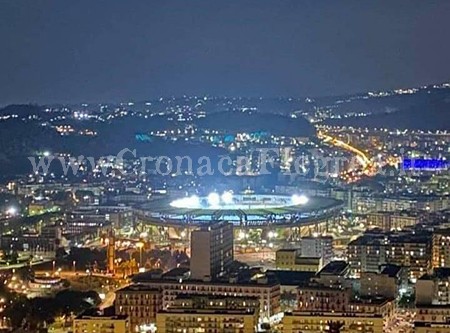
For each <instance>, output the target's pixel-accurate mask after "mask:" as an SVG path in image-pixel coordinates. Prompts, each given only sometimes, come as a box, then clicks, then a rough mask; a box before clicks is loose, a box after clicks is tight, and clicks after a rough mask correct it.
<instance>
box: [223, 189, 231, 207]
mask: <svg viewBox="0 0 450 333" xmlns="http://www.w3.org/2000/svg"><path fill="white" fill-rule="evenodd" d="M222 202H223V203H224V204H225V205H231V204H232V203H233V193H232V192H230V191H227V192H223V194H222Z"/></svg>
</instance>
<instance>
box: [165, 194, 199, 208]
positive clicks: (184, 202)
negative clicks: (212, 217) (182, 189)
mask: <svg viewBox="0 0 450 333" xmlns="http://www.w3.org/2000/svg"><path fill="white" fill-rule="evenodd" d="M170 205H171V206H172V207H176V208H199V207H200V199H199V197H197V196H196V195H193V196H190V197H186V198H181V199H178V200H174V201H172V202H171V203H170Z"/></svg>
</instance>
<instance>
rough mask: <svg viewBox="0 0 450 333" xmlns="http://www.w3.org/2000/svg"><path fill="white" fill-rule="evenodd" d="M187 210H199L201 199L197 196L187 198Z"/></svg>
mask: <svg viewBox="0 0 450 333" xmlns="http://www.w3.org/2000/svg"><path fill="white" fill-rule="evenodd" d="M186 199H187V200H186V203H187V205H186V206H187V208H198V207H199V206H200V199H199V197H198V196H196V195H192V196H190V197H188V198H186Z"/></svg>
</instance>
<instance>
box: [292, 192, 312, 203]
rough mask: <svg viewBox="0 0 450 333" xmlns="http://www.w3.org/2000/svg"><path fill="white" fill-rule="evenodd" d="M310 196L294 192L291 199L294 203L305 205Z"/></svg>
mask: <svg viewBox="0 0 450 333" xmlns="http://www.w3.org/2000/svg"><path fill="white" fill-rule="evenodd" d="M308 200H309V199H308V197H307V196H306V195H303V194H302V195H297V194H294V195H293V196H292V198H291V201H292V203H293V204H294V205H304V204H306V203H307V202H308Z"/></svg>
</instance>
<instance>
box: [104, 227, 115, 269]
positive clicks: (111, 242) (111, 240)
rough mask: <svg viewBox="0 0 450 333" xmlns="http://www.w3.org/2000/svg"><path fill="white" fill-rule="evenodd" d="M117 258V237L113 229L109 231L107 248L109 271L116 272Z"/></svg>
mask: <svg viewBox="0 0 450 333" xmlns="http://www.w3.org/2000/svg"><path fill="white" fill-rule="evenodd" d="M115 260H116V238H115V237H114V230H113V229H111V230H110V231H109V233H108V244H107V248H106V261H107V269H108V273H110V274H114V273H115V264H116V262H115Z"/></svg>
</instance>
